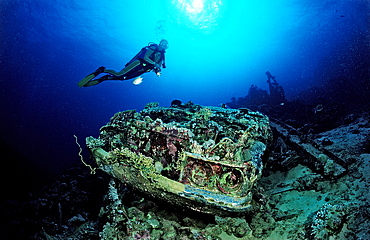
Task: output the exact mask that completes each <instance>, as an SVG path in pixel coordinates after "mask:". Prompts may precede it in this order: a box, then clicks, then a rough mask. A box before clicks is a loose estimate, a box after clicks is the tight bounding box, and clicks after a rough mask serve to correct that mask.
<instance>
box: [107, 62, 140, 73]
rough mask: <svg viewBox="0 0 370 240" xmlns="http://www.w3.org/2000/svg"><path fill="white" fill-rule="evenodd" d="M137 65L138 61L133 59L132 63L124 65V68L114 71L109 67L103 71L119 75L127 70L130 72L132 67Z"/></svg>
mask: <svg viewBox="0 0 370 240" xmlns="http://www.w3.org/2000/svg"><path fill="white" fill-rule="evenodd" d="M139 65H140V61H139V60H136V61H133V62H132V63H130V64H129V65H127V67H125V68H124V69H122V70H121V71H119V72H116V71H114V70H110V69H108V70H104V72H105V73H109V74H112V75H114V76H117V77H119V76H123V75H125V74H127V73H128V72H130V71H131V70H132V69H134V68H135V67H137V66H139Z"/></svg>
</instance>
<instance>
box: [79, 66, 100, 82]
mask: <svg viewBox="0 0 370 240" xmlns="http://www.w3.org/2000/svg"><path fill="white" fill-rule="evenodd" d="M104 70H105V67H99V68H98V69H96V71H95V72H93V73H91V74H89V75H87V76H86V77H85V78H83V79H82V80H81V81H79V82H78V83H77V85H78V86H79V87H86V86H85V85H86V84H87V83H88V82H89V81H91V80H92V79H93V78H94V77H96V76H98V75H99V74H100V73H103V72H104Z"/></svg>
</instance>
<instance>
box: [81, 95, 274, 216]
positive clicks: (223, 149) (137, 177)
mask: <svg viewBox="0 0 370 240" xmlns="http://www.w3.org/2000/svg"><path fill="white" fill-rule="evenodd" d="M271 138H272V133H271V130H270V126H269V120H268V118H267V117H266V116H265V115H263V114H261V113H259V112H253V111H250V110H248V109H239V110H236V109H226V108H221V107H203V106H200V105H195V104H193V103H191V102H190V103H187V104H185V105H181V106H175V107H169V108H167V107H160V106H158V104H156V103H150V104H148V105H147V106H146V107H145V108H144V109H143V110H142V111H141V112H136V111H134V110H128V111H124V112H119V113H117V114H115V115H114V116H113V117H112V118H111V120H110V122H109V123H108V124H107V125H105V126H103V127H102V128H101V129H100V136H99V138H93V137H88V138H87V139H86V144H87V146H88V148H89V149H90V151H91V153H92V156H93V158H94V160H95V161H96V163H97V165H98V166H99V168H100V169H102V170H103V171H105V172H107V173H108V174H110V175H111V176H113V177H115V178H116V179H119V180H120V181H121V182H123V183H125V184H128V185H129V186H130V187H132V188H134V189H137V190H139V191H141V192H144V193H146V194H148V195H150V196H151V197H154V198H157V199H161V200H165V201H167V202H168V203H170V204H174V205H178V206H182V207H187V208H190V209H193V210H196V211H199V212H203V213H213V214H221V215H222V214H227V213H228V212H246V211H248V209H250V208H251V202H252V194H251V189H252V188H253V187H254V185H255V183H256V181H257V180H258V179H259V178H260V176H261V174H262V158H261V157H262V155H263V154H264V151H265V149H266V145H267V144H268V143H269V142H271Z"/></svg>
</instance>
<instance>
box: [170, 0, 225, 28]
mask: <svg viewBox="0 0 370 240" xmlns="http://www.w3.org/2000/svg"><path fill="white" fill-rule="evenodd" d="M172 3H173V4H174V5H175V6H176V8H177V9H178V10H180V12H181V14H182V15H183V16H184V17H186V18H185V19H188V21H190V23H186V24H187V25H188V26H189V27H192V28H198V29H202V30H212V29H213V28H214V27H215V26H216V25H217V19H218V17H219V15H220V6H221V4H222V2H221V1H220V0H173V1H172Z"/></svg>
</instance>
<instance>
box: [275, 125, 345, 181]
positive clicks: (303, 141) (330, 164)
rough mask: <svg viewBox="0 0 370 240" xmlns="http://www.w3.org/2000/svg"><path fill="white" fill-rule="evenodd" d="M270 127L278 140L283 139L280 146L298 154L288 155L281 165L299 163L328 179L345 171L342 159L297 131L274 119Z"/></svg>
mask: <svg viewBox="0 0 370 240" xmlns="http://www.w3.org/2000/svg"><path fill="white" fill-rule="evenodd" d="M270 125H271V128H272V129H273V131H274V132H275V133H276V134H277V135H278V136H279V140H280V139H284V143H282V141H283V140H280V145H282V146H285V144H286V145H289V146H290V147H292V148H293V149H294V151H295V152H296V153H297V154H298V155H294V154H289V156H287V157H286V158H285V159H284V160H283V161H282V162H281V164H282V165H292V164H293V163H296V164H298V163H301V164H304V165H307V166H309V167H310V168H311V169H312V170H313V171H316V172H318V173H320V174H321V175H322V176H324V177H326V178H329V179H335V178H338V177H340V176H342V175H343V174H344V173H345V172H346V171H347V170H346V168H345V167H346V163H345V161H344V160H343V159H341V158H340V157H338V156H337V155H335V154H333V153H332V152H330V151H328V150H327V149H325V148H323V147H321V146H319V145H318V144H317V143H316V142H314V141H313V140H311V139H310V138H308V137H302V136H301V134H300V133H299V131H297V130H296V129H294V128H293V127H291V126H289V125H287V124H284V123H282V122H280V121H278V120H276V119H274V120H273V121H271V122H270ZM287 152H288V150H287ZM298 156H299V157H298Z"/></svg>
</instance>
